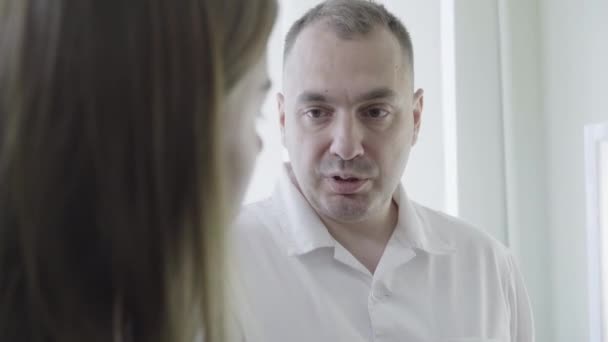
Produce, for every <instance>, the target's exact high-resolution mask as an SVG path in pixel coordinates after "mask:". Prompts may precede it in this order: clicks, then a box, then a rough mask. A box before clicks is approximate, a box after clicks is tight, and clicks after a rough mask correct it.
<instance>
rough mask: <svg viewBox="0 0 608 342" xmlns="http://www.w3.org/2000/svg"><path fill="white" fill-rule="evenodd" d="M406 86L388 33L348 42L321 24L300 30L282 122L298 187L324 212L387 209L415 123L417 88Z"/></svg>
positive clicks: (405, 71)
mask: <svg viewBox="0 0 608 342" xmlns="http://www.w3.org/2000/svg"><path fill="white" fill-rule="evenodd" d="M411 83H412V82H411V71H410V67H409V61H408V60H407V57H406V55H405V54H404V52H403V50H402V48H401V46H400V45H399V42H398V41H397V39H396V38H395V37H394V36H393V35H392V34H391V33H390V32H389V31H388V30H385V29H381V28H377V29H375V30H374V31H372V32H370V33H369V34H367V35H365V36H355V37H353V39H349V40H345V39H342V38H340V37H338V35H337V34H335V33H333V31H332V30H329V29H328V28H327V25H326V24H325V23H323V22H319V23H316V24H313V25H311V26H310V27H308V28H306V29H304V30H303V31H302V32H301V33H300V36H299V37H298V39H297V40H296V43H295V45H294V46H293V49H292V50H291V52H290V54H289V57H288V58H287V61H286V65H285V70H284V80H283V85H284V93H283V94H279V95H278V102H279V111H280V122H281V130H282V134H283V141H284V144H285V147H286V148H287V150H288V152H289V157H290V160H291V165H292V169H293V174H294V176H295V179H296V181H297V185H298V187H299V189H300V191H301V192H302V193H303V195H304V196H305V197H306V199H307V200H308V202H309V203H310V204H311V205H312V206H313V208H315V210H316V211H317V213H318V214H319V215H321V217H323V218H325V219H331V220H333V221H336V222H344V223H347V222H360V221H362V220H365V219H367V218H370V217H373V215H376V214H378V213H379V212H381V210H382V209H383V208H388V206H389V205H390V203H391V199H392V195H393V193H394V191H395V189H396V188H397V186H398V184H399V182H400V179H401V176H402V174H403V171H404V169H405V166H406V164H407V160H408V156H409V152H410V148H411V147H412V146H413V144H414V143H415V141H416V137H417V133H418V129H419V125H420V114H421V111H422V91H421V90H419V91H418V92H416V93H415V94H414V93H413V90H412V89H413V85H412V84H411Z"/></svg>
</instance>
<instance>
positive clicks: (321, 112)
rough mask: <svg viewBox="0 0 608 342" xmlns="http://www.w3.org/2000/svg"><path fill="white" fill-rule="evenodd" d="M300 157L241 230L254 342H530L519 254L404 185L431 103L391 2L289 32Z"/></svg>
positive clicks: (294, 137)
mask: <svg viewBox="0 0 608 342" xmlns="http://www.w3.org/2000/svg"><path fill="white" fill-rule="evenodd" d="M284 59H285V62H284V63H285V65H284V78H283V87H284V89H283V93H282V94H279V95H278V107H279V112H280V124H281V130H282V135H283V141H284V145H285V147H286V148H287V150H288V152H289V158H290V163H288V164H287V165H285V170H284V173H283V175H282V178H281V180H280V182H279V185H278V187H277V190H276V192H275V193H274V194H273V196H272V198H271V199H269V200H266V201H263V202H261V203H257V204H254V205H252V206H250V207H248V208H246V209H245V211H244V212H243V214H242V215H241V217H240V219H239V221H238V225H237V229H236V231H235V241H236V246H235V252H236V254H237V261H238V262H239V263H240V269H239V274H238V278H239V280H238V282H239V291H240V297H241V298H240V299H239V300H237V302H238V303H239V305H240V306H239V309H240V310H242V312H249V314H245V313H241V319H240V322H241V324H242V326H241V328H242V331H243V332H244V334H245V339H246V340H247V341H277V342H278V341H290V342H291V341H453V342H455V341H469V342H473V341H476V342H480V341H517V342H528V341H533V340H534V337H533V325H532V316H531V312H530V305H529V301H528V297H527V294H526V291H525V288H524V285H523V283H522V279H521V276H520V274H519V272H518V269H517V267H516V266H515V263H514V262H513V257H512V256H511V254H510V253H509V251H508V250H507V249H506V248H505V247H504V246H502V245H501V244H500V243H499V242H497V241H495V240H494V239H492V238H490V237H489V236H488V235H486V234H484V233H482V232H481V231H479V230H477V229H475V228H472V227H470V226H469V225H467V224H465V223H463V222H461V221H459V220H457V219H455V218H452V217H449V216H447V215H444V214H441V213H438V212H435V211H433V210H430V209H427V208H424V207H422V206H420V205H418V204H416V203H414V202H412V201H410V199H408V197H407V195H406V192H405V191H404V189H403V187H402V185H401V184H400V180H401V177H402V175H403V172H404V169H405V166H406V164H407V160H408V156H409V152H410V149H411V147H412V146H414V144H415V143H416V139H417V135H418V132H419V129H420V123H421V115H422V109H423V92H422V90H416V91H414V75H413V48H412V44H411V41H410V37H409V34H408V32H407V31H406V29H405V28H404V27H403V25H402V24H401V23H400V22H399V20H398V19H396V18H395V17H394V16H393V15H391V14H390V13H389V12H387V11H386V10H385V9H384V7H382V6H380V5H377V4H374V3H372V2H367V1H361V0H329V1H327V2H324V3H322V4H320V5H319V6H317V7H315V8H314V9H312V10H310V11H309V12H308V13H307V14H306V15H304V17H302V18H301V19H300V20H298V21H297V22H296V23H295V24H294V25H293V27H292V28H291V30H290V31H289V33H288V35H287V39H286V45H285V51H284Z"/></svg>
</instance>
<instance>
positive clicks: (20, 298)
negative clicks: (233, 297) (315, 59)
mask: <svg viewBox="0 0 608 342" xmlns="http://www.w3.org/2000/svg"><path fill="white" fill-rule="evenodd" d="M275 13H276V4H275V1H274V0H247V1H240V0H216V1H214V0H128V1H125V0H54V1H48V0H0V127H2V132H1V135H0V137H1V139H2V140H1V143H0V148H1V152H0V340H2V341H44V342H49V341H52V342H55V341H62V342H64V341H68V342H72V341H78V342H81V341H87V342H88V341H104V342H108V341H125V342H138V341H146V342H151V341H159V342H160V341H163V342H164V341H167V342H168V341H171V342H176V341H177V342H180V341H192V339H193V337H194V335H195V334H196V333H197V332H198V331H200V330H201V327H202V331H204V335H205V336H204V337H205V341H221V340H222V339H223V329H222V327H223V326H224V323H223V316H224V315H223V311H224V302H223V295H222V288H223V284H222V282H223V279H224V277H223V267H222V264H223V242H222V235H223V234H222V228H223V225H224V222H225V220H226V217H227V213H230V212H234V211H235V210H236V208H237V207H238V205H239V203H240V200H241V196H242V193H243V189H244V185H245V184H246V182H247V178H248V176H249V174H250V172H251V169H252V164H253V163H252V161H253V158H254V157H255V155H256V153H257V152H258V151H259V147H260V146H259V138H258V137H257V135H256V133H255V128H254V120H255V115H256V113H257V112H258V110H259V108H260V106H261V103H262V99H263V98H264V96H265V92H266V90H267V89H266V88H267V76H266V70H265V64H264V60H265V56H264V50H265V47H266V42H267V39H268V36H269V33H270V31H271V28H272V24H273V22H274V18H275ZM252 156H253V157H252Z"/></svg>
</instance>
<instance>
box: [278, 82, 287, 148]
mask: <svg viewBox="0 0 608 342" xmlns="http://www.w3.org/2000/svg"><path fill="white" fill-rule="evenodd" d="M277 106H278V109H279V127H280V128H281V142H282V143H283V146H285V96H283V94H282V93H277Z"/></svg>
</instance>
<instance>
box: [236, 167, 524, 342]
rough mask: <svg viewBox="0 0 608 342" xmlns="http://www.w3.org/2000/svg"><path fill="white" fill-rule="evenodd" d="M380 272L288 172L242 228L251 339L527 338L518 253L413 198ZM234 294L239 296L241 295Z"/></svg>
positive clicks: (242, 299)
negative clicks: (347, 244) (357, 254)
mask: <svg viewBox="0 0 608 342" xmlns="http://www.w3.org/2000/svg"><path fill="white" fill-rule="evenodd" d="M393 199H394V201H395V202H396V203H397V205H398V207H399V217H398V223H397V226H396V228H395V231H394V233H393V235H392V237H391V239H390V240H389V242H388V245H387V246H386V249H385V251H384V254H383V255H382V258H381V259H380V263H379V264H378V267H377V269H376V272H375V273H374V274H371V273H370V272H369V271H368V270H367V269H366V268H365V267H364V266H363V265H362V264H361V263H360V262H359V261H357V259H355V258H354V257H353V256H352V254H350V253H349V252H348V251H347V250H346V249H345V248H344V247H342V246H341V245H340V244H339V243H338V242H337V241H335V240H334V239H333V238H332V236H331V235H330V234H329V232H328V231H327V229H326V228H325V226H324V225H323V223H322V222H321V220H320V219H319V217H318V216H317V214H316V213H315V211H314V210H313V209H312V207H311V206H310V205H309V204H308V202H307V201H306V199H305V198H304V197H303V196H302V195H301V193H300V192H299V191H298V189H297V188H296V187H295V186H294V185H293V184H292V183H291V181H290V179H289V176H288V175H287V172H283V174H282V175H281V180H280V181H279V184H278V186H277V189H276V191H275V193H274V194H273V196H272V198H271V199H268V200H266V201H263V202H260V203H257V204H253V205H251V206H248V207H246V208H245V210H244V212H243V213H242V214H241V216H240V217H239V219H238V221H237V225H236V228H235V230H234V232H233V233H234V236H233V242H234V249H233V253H234V254H235V257H236V262H237V263H238V265H239V266H238V270H239V271H238V275H237V276H236V278H238V280H234V281H236V282H237V283H238V288H239V292H240V293H239V294H238V295H235V296H236V297H238V298H239V299H238V300H235V302H236V303H237V304H236V305H237V309H236V311H238V312H239V313H240V314H239V316H240V317H239V318H238V319H237V321H239V324H240V330H241V332H242V333H243V334H244V336H245V338H244V339H243V340H245V341H248V342H258V341H259V342H297V341H307V342H321V341H332V342H333V341H345V342H358V341H378V342H389V341H392V342H403V341H411V342H418V341H420V342H427V341H428V342H431V341H432V342H435V341H442V342H448V341H449V342H465V341H466V342H481V341H494V342H507V341H509V342H531V341H534V332H533V323H532V314H531V310H530V305H529V299H528V295H527V294H526V290H525V288H524V284H523V282H522V277H521V275H520V273H519V271H518V269H517V266H516V265H515V263H514V260H513V256H512V255H511V254H510V252H509V251H508V250H507V249H506V248H505V247H504V246H503V245H502V244H500V243H499V242H498V241H496V240H494V239H493V238H491V237H490V236H488V235H487V234H485V233H484V232H482V231H480V230H477V229H475V228H473V227H471V226H469V225H468V224H466V223H463V222H461V221H459V220H458V219H455V218H453V217H450V216H447V215H445V214H442V213H439V212H436V211H433V210H430V209H427V208H425V207H423V206H421V205H418V204H416V203H414V202H412V201H410V200H409V199H408V197H407V195H406V193H405V191H404V190H403V188H402V187H401V186H400V187H399V188H398V190H397V191H396V192H395V194H394V197H393ZM233 294H234V293H233Z"/></svg>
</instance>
